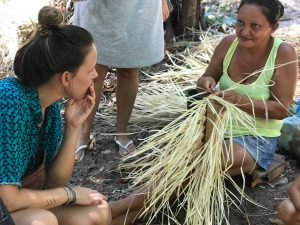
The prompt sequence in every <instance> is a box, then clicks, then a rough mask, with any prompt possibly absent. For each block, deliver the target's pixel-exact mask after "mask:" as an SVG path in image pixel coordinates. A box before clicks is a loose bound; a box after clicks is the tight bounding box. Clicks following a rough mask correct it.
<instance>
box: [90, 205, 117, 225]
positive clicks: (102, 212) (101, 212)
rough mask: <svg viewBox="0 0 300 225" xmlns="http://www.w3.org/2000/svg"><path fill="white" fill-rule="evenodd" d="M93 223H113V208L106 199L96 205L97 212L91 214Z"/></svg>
mask: <svg viewBox="0 0 300 225" xmlns="http://www.w3.org/2000/svg"><path fill="white" fill-rule="evenodd" d="M90 219H91V224H92V225H109V224H110V223H111V219H112V216H111V210H110V206H109V204H108V203H107V202H106V201H103V202H102V203H101V204H99V205H98V206H97V207H95V213H92V214H90Z"/></svg>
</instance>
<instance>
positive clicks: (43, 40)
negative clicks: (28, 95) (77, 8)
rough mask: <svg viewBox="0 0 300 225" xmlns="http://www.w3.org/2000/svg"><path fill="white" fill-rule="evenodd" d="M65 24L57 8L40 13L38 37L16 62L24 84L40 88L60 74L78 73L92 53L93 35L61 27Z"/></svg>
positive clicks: (25, 46) (73, 28) (23, 50)
mask: <svg viewBox="0 0 300 225" xmlns="http://www.w3.org/2000/svg"><path fill="white" fill-rule="evenodd" d="M62 20H63V16H62V13H61V12H60V11H59V10H58V9H56V8H54V7H50V6H44V7H43V8H42V9H41V10H40V11H39V15H38V21H39V24H38V25H37V26H38V28H37V31H36V34H35V35H34V37H33V38H32V39H31V40H30V41H29V42H27V43H26V44H25V45H24V46H22V47H21V48H20V49H19V50H18V51H17V53H16V56H15V59H14V72H15V74H16V76H17V77H18V78H19V79H21V80H22V82H23V83H24V84H26V85H28V86H31V87H38V86H40V85H42V84H44V83H46V82H47V81H48V80H50V79H51V78H52V77H53V76H54V75H55V74H56V73H62V72H64V71H70V72H76V71H77V69H78V68H79V66H80V65H81V64H82V63H83V61H84V59H85V57H86V55H87V54H88V53H89V51H90V49H91V46H92V44H93V38H92V35H91V34H90V33H89V32H88V31H87V30H85V29H83V28H81V27H78V26H73V25H60V23H61V22H62Z"/></svg>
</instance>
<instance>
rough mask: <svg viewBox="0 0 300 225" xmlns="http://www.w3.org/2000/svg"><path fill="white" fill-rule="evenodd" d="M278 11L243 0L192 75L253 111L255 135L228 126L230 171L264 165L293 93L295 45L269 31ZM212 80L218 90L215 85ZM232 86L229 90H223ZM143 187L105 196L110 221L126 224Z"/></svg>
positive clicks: (264, 2) (261, 0) (268, 3)
mask: <svg viewBox="0 0 300 225" xmlns="http://www.w3.org/2000/svg"><path fill="white" fill-rule="evenodd" d="M283 11H284V7H283V5H282V4H281V3H280V2H279V1H278V0H242V1H241V4H240V6H239V8H238V12H237V23H236V34H235V35H229V36H226V37H225V38H224V39H223V40H222V41H221V42H220V44H219V45H218V46H217V47H216V49H215V52H214V54H213V57H212V59H211V62H210V64H209V66H208V67H207V69H206V71H205V73H204V74H203V75H202V76H201V77H200V78H199V79H198V81H197V89H198V90H199V91H200V90H201V91H203V89H204V90H206V91H208V92H211V93H216V94H217V95H219V96H222V97H223V98H224V99H225V100H227V101H229V102H231V103H234V104H236V105H237V106H238V107H239V108H240V109H241V110H243V111H245V112H247V113H249V114H251V115H253V116H255V119H256V122H257V130H258V132H259V133H260V135H261V136H263V138H259V137H255V136H254V135H253V134H251V133H249V132H247V130H246V129H243V127H236V129H235V130H233V132H234V139H233V155H229V154H227V153H226V152H225V154H223V155H224V160H223V168H224V169H225V168H227V167H228V166H229V165H230V166H231V167H230V169H229V171H228V172H229V174H230V175H237V174H240V173H241V171H243V172H244V173H248V172H251V171H252V170H253V169H255V168H256V167H259V166H260V167H262V168H264V169H267V167H268V165H269V164H270V162H271V160H272V157H273V155H274V152H275V150H276V144H277V137H278V136H279V135H280V129H281V126H282V119H283V118H284V117H285V116H286V114H287V110H288V108H289V106H290V103H291V101H292V99H293V96H294V92H295V87H296V81H297V73H298V68H297V62H296V61H297V57H296V52H295V49H294V47H293V46H292V45H291V44H289V43H287V42H283V41H281V40H280V39H278V38H274V37H273V36H272V35H273V33H274V32H275V31H276V29H277V28H278V20H279V19H280V18H281V16H282V15H283ZM253 74H254V75H253ZM217 83H219V86H220V89H221V91H217V88H216V84H217ZM232 86H235V89H234V91H233V90H227V89H229V88H231V87H232ZM225 138H226V137H225ZM226 142H227V143H226V144H227V145H229V144H230V141H229V140H228V141H226ZM224 151H226V147H225V148H224ZM226 156H227V157H226ZM153 188H155V187H153ZM143 192H144V193H145V190H143V189H141V190H140V191H139V192H138V193H136V194H134V195H131V196H129V197H127V198H125V199H121V200H119V201H115V202H110V206H111V210H112V217H113V224H122V220H123V221H124V220H126V223H128V224H129V223H131V222H132V221H133V220H134V219H135V218H136V215H137V214H138V212H139V210H140V209H141V208H142V206H143V204H144V200H145V198H146V196H147V195H145V194H144V193H143ZM146 192H147V191H146ZM150 192H151V191H150ZM149 194H151V193H149ZM118 221H119V222H118Z"/></svg>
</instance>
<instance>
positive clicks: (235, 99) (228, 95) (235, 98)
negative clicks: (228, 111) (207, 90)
mask: <svg viewBox="0 0 300 225" xmlns="http://www.w3.org/2000/svg"><path fill="white" fill-rule="evenodd" d="M216 95H217V96H219V97H220V98H223V99H224V100H225V101H227V102H230V103H232V104H239V102H240V101H241V99H242V96H240V95H238V94H237V93H236V92H235V91H221V92H217V93H216Z"/></svg>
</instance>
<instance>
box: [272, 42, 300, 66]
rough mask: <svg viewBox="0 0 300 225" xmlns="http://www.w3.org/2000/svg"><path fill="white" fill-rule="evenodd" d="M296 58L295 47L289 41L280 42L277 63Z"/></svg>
mask: <svg viewBox="0 0 300 225" xmlns="http://www.w3.org/2000/svg"><path fill="white" fill-rule="evenodd" d="M296 60H297V53H296V48H295V46H294V45H293V43H291V42H286V41H284V42H282V43H281V45H280V46H279V48H278V53H277V59H276V61H277V63H287V62H291V61H296Z"/></svg>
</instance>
